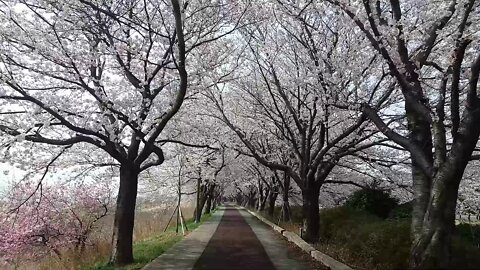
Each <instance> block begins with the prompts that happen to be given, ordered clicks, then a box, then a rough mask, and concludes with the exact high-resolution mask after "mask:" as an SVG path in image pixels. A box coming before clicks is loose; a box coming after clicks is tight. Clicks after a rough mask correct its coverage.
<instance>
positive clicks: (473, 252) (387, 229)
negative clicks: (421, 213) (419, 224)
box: [263, 205, 480, 270]
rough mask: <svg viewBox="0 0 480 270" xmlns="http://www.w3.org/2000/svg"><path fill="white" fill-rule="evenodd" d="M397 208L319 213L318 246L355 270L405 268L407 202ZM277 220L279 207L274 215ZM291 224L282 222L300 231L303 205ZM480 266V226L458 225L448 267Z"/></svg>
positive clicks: (407, 219)
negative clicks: (381, 213) (380, 212)
mask: <svg viewBox="0 0 480 270" xmlns="http://www.w3.org/2000/svg"><path fill="white" fill-rule="evenodd" d="M397 208H399V209H394V214H392V215H391V218H387V219H384V218H381V217H378V216H375V215H373V214H371V213H368V212H366V211H363V210H359V209H353V208H351V207H346V206H340V207H335V208H331V209H324V210H322V211H321V212H320V242H319V243H318V244H316V245H315V247H316V248H317V249H318V250H320V251H322V252H324V253H326V254H329V255H330V256H332V257H334V258H336V259H337V260H339V261H342V262H344V263H346V264H348V265H350V266H351V267H352V268H354V269H358V270H361V269H365V270H366V269H369V270H370V269H372V270H375V269H377V270H387V269H406V268H407V267H408V257H409V252H410V245H411V240H410V223H411V222H410V218H411V214H410V213H409V211H411V210H409V209H411V207H410V208H409V207H408V205H407V206H405V205H400V206H398V207H397ZM263 214H264V216H265V217H266V218H268V219H270V220H271V221H273V222H275V223H276V222H277V221H278V214H279V209H275V215H274V217H268V216H267V215H266V214H265V213H263ZM292 216H293V221H292V223H287V224H280V225H281V226H283V227H284V228H285V229H288V230H290V231H293V232H295V233H297V232H298V227H299V226H300V224H301V208H299V207H292ZM479 265H480V225H471V224H459V225H457V226H456V230H455V234H454V235H453V239H452V258H451V265H450V268H449V269H478V266H479Z"/></svg>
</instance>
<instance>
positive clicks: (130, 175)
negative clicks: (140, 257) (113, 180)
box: [110, 164, 139, 265]
mask: <svg viewBox="0 0 480 270" xmlns="http://www.w3.org/2000/svg"><path fill="white" fill-rule="evenodd" d="M138 173H139V172H138V170H136V169H134V168H132V167H130V166H128V165H123V164H122V165H121V166H120V187H119V189H118V197H117V205H116V210H115V220H114V224H113V236H112V254H111V257H110V263H111V264H114V265H126V264H130V263H133V252H132V244H133V226H134V222H135V204H136V200H137V185H138Z"/></svg>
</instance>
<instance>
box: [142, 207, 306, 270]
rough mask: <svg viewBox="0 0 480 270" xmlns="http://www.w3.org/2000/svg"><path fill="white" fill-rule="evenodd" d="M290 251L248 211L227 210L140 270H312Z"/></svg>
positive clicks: (283, 241)
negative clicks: (293, 256)
mask: <svg viewBox="0 0 480 270" xmlns="http://www.w3.org/2000/svg"><path fill="white" fill-rule="evenodd" d="M290 249H291V248H289V247H288V246H287V243H286V241H285V240H283V239H282V238H281V237H280V236H278V235H276V233H275V232H273V231H272V230H271V229H269V228H268V227H267V226H265V225H264V224H263V223H261V222H260V221H259V220H257V219H256V218H255V217H253V216H252V215H250V214H249V213H248V212H247V211H244V210H238V209H236V208H235V207H226V208H224V209H221V210H218V211H216V212H215V213H214V214H213V216H212V217H211V218H210V219H209V220H208V221H207V222H205V223H204V224H202V225H201V226H200V227H199V228H198V229H197V230H195V231H194V232H192V233H190V234H189V235H188V236H187V237H185V238H184V240H182V241H181V242H179V243H177V244H176V245H175V246H173V247H172V248H171V249H169V250H168V251H167V252H166V253H164V254H163V255H161V256H160V257H158V258H157V259H155V260H154V261H153V262H152V263H150V264H149V265H147V266H146V267H145V268H143V270H160V269H161V270H174V269H178V270H187V269H188V270H205V269H211V270H221V269H232V270H240V269H248V270H275V269H276V270H287V269H288V270H307V269H311V268H310V267H309V266H308V265H307V264H305V263H302V262H300V261H299V260H297V259H296V258H292V254H291V252H289V251H288V250H290Z"/></svg>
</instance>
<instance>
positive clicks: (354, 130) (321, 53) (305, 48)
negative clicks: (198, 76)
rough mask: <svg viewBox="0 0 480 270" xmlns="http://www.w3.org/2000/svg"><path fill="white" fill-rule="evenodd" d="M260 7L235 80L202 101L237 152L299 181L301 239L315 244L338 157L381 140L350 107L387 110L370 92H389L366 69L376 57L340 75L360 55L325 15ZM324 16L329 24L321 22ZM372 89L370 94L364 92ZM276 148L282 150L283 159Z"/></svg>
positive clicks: (245, 33) (283, 6) (296, 6)
mask: <svg viewBox="0 0 480 270" xmlns="http://www.w3.org/2000/svg"><path fill="white" fill-rule="evenodd" d="M258 9H260V10H261V11H262V12H263V13H262V14H264V15H263V16H265V23H258V24H255V25H254V26H252V27H249V28H248V29H245V30H242V38H243V40H241V42H243V44H245V45H244V48H245V49H243V50H240V53H241V56H240V57H239V58H240V59H241V60H239V61H237V63H239V64H238V67H237V68H236V74H237V75H236V76H235V77H237V78H236V79H232V80H231V81H230V82H218V83H215V84H214V87H212V88H211V89H212V90H211V91H210V92H209V93H208V94H207V95H206V96H207V98H209V99H210V100H211V103H212V104H213V107H214V108H215V109H216V113H215V112H211V113H210V115H212V117H215V118H217V119H219V120H220V121H223V122H224V123H225V125H227V126H228V127H230V129H231V130H232V131H233V132H234V133H235V134H236V135H237V136H238V138H239V139H240V141H241V142H242V143H243V149H244V150H243V151H242V153H244V154H246V155H249V156H251V157H253V158H255V159H256V160H257V161H258V162H259V163H261V164H262V165H264V166H267V167H269V168H270V169H272V170H276V171H283V172H285V173H286V174H287V175H288V176H289V177H291V179H292V180H293V181H295V182H296V184H297V185H298V186H299V187H300V189H301V190H302V196H303V216H304V224H303V227H304V228H303V229H304V234H303V237H304V239H306V240H307V241H309V242H315V241H317V240H318V237H319V234H318V233H319V219H320V217H319V201H318V198H319V191H320V188H321V187H322V185H323V184H324V183H325V181H326V180H327V177H328V176H329V174H330V172H331V171H332V169H333V168H334V167H335V166H336V165H337V164H338V162H339V161H340V160H341V159H342V158H343V157H345V156H348V155H350V154H353V153H355V152H357V151H360V150H362V149H365V148H368V147H370V146H372V145H375V144H376V143H377V140H383V139H382V138H379V137H376V133H378V131H376V130H375V129H374V128H373V129H372V128H371V125H370V124H369V123H368V122H367V121H366V118H365V117H364V116H363V114H362V113H361V112H358V111H355V110H352V109H351V108H350V107H349V104H355V103H360V102H361V101H362V100H368V99H369V97H371V98H370V99H371V100H372V102H374V103H375V104H377V105H378V106H379V107H382V106H384V103H385V101H386V100H385V99H383V98H375V99H374V98H373V95H374V94H373V93H375V91H376V90H377V89H381V88H383V87H386V86H385V84H384V83H383V80H384V78H385V77H386V75H384V74H383V73H382V70H381V68H380V69H379V70H380V74H379V73H378V72H376V71H377V70H376V69H375V70H374V69H372V70H370V69H369V68H368V67H369V66H374V64H375V63H376V62H377V61H376V59H375V58H370V59H368V58H367V59H368V60H369V61H364V60H365V59H364V58H362V59H361V60H362V61H359V62H358V67H357V68H355V69H353V70H349V71H346V72H344V71H345V70H344V69H343V65H344V61H347V59H349V58H351V57H355V56H356V55H357V54H358V52H357V51H356V50H354V49H353V48H354V47H353V44H350V43H349V42H351V41H352V40H351V39H350V36H349V35H350V34H351V33H349V32H348V31H345V32H344V33H342V32H341V29H340V28H339V26H338V24H337V25H335V17H334V16H330V15H329V13H328V11H325V12H323V11H319V10H316V9H314V8H311V7H309V6H308V5H303V4H302V3H300V2H299V3H290V2H288V3H287V2H286V1H271V2H268V4H266V5H264V6H263V5H262V6H261V7H260V6H259V7H258ZM323 17H328V18H329V20H332V21H333V23H330V22H328V23H327V20H320V19H318V18H323ZM267 18H268V20H267ZM272 21H273V22H272ZM342 31H343V30H342ZM237 42H240V41H237ZM351 48H352V49H351ZM212 81H213V82H215V80H214V79H212ZM370 85H373V86H374V88H375V89H373V90H371V91H370V92H367V91H364V90H365V89H366V88H367V86H370ZM270 146H273V147H270ZM275 149H286V150H287V151H288V155H287V157H288V158H287V159H281V158H280V157H281V156H282V155H281V154H280V153H279V152H278V151H276V150H275Z"/></svg>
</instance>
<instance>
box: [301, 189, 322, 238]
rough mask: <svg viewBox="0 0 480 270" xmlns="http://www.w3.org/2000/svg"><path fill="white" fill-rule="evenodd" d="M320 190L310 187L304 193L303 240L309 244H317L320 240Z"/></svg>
mask: <svg viewBox="0 0 480 270" xmlns="http://www.w3.org/2000/svg"><path fill="white" fill-rule="evenodd" d="M319 194H320V188H317V187H310V188H307V189H305V190H303V191H302V199H303V206H302V210H303V232H302V238H303V240H305V241H307V242H308V243H315V242H317V241H318V239H319V231H320V213H319V211H320V208H319V206H318V196H319Z"/></svg>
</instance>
